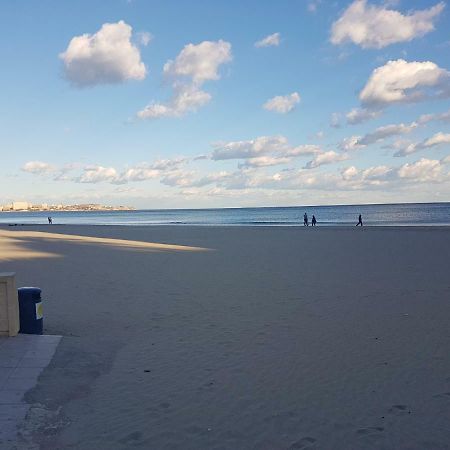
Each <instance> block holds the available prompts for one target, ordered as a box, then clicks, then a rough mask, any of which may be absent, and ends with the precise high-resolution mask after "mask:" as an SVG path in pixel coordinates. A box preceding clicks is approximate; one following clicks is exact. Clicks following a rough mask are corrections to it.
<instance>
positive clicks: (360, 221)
mask: <svg viewBox="0 0 450 450" xmlns="http://www.w3.org/2000/svg"><path fill="white" fill-rule="evenodd" d="M358 225H361V226H363V224H362V217H361V214H360V215H359V217H358V223H357V224H356V226H358Z"/></svg>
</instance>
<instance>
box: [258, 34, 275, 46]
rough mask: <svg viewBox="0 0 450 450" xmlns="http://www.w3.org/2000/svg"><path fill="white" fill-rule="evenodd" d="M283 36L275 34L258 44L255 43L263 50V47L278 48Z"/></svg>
mask: <svg viewBox="0 0 450 450" xmlns="http://www.w3.org/2000/svg"><path fill="white" fill-rule="evenodd" d="M280 38H281V36H280V33H273V34H270V35H269V36H266V37H265V38H263V39H261V40H260V41H258V42H255V47H257V48H261V47H273V46H275V47H278V46H279V45H280V42H281V39H280Z"/></svg>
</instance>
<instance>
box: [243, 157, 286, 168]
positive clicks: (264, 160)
mask: <svg viewBox="0 0 450 450" xmlns="http://www.w3.org/2000/svg"><path fill="white" fill-rule="evenodd" d="M290 161H292V158H288V157H285V156H257V157H255V158H249V159H247V160H246V161H245V162H244V163H242V164H239V167H269V166H278V165H280V164H288V163H289V162H290Z"/></svg>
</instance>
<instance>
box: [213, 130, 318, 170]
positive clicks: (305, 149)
mask: <svg viewBox="0 0 450 450" xmlns="http://www.w3.org/2000/svg"><path fill="white" fill-rule="evenodd" d="M320 152H321V149H320V147H319V146H317V145H311V144H306V145H298V146H292V145H291V144H290V143H289V141H288V139H287V138H286V137H284V136H260V137H257V138H256V139H252V140H248V141H231V142H223V143H220V144H217V145H215V148H214V150H213V152H212V154H211V159H212V160H214V161H220V160H227V159H252V158H253V164H249V165H256V164H258V163H259V164H260V165H263V163H262V162H263V161H266V162H268V161H272V162H274V161H275V159H276V160H277V161H278V162H277V163H278V164H281V163H282V162H281V161H287V160H283V159H282V158H297V157H301V156H305V155H314V154H318V153H320ZM262 156H271V157H272V158H274V159H259V160H255V158H260V157H262ZM255 161H256V163H255ZM269 165H272V164H269Z"/></svg>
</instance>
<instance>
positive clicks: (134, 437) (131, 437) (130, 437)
mask: <svg viewBox="0 0 450 450" xmlns="http://www.w3.org/2000/svg"><path fill="white" fill-rule="evenodd" d="M141 439H142V433H141V432H140V431H135V432H133V433H130V434H127V435H126V436H125V437H123V438H122V439H120V440H119V442H120V443H121V444H131V443H136V441H140V440H141Z"/></svg>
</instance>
